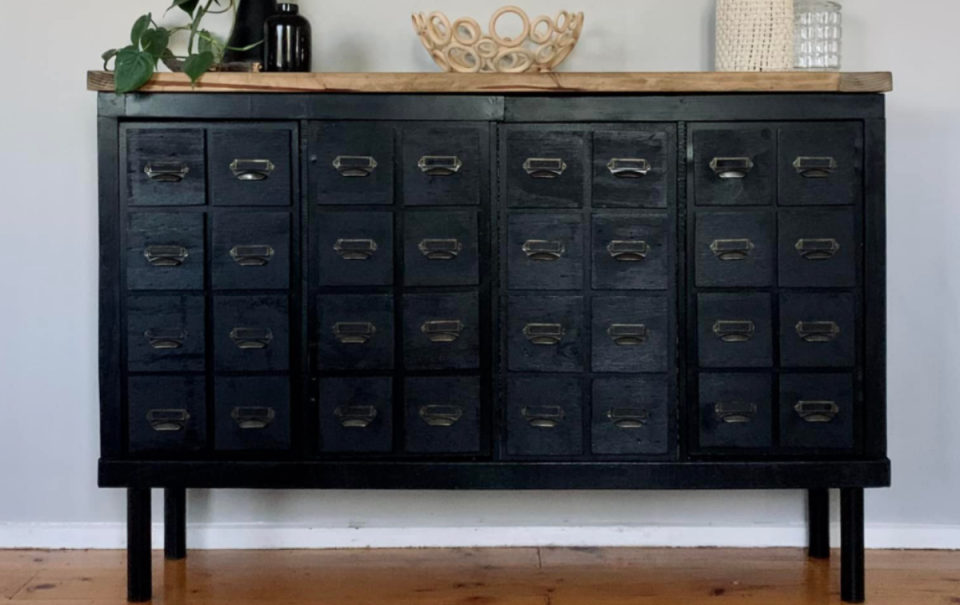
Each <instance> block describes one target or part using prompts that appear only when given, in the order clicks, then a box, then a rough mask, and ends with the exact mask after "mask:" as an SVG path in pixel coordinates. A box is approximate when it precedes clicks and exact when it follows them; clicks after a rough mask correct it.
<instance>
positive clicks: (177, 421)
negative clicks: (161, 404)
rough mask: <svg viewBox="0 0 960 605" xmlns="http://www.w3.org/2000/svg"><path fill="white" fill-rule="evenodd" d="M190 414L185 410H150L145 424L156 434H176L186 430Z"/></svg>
mask: <svg viewBox="0 0 960 605" xmlns="http://www.w3.org/2000/svg"><path fill="white" fill-rule="evenodd" d="M189 421H190V413H189V412H187V410H150V411H149V412H147V422H149V423H150V426H151V427H152V428H153V430H155V431H156V432H158V433H177V432H180V431H182V430H184V429H186V428H187V422H189Z"/></svg>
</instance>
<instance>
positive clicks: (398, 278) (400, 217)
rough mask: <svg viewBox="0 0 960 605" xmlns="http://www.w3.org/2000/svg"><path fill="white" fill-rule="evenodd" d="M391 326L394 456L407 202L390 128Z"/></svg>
mask: <svg viewBox="0 0 960 605" xmlns="http://www.w3.org/2000/svg"><path fill="white" fill-rule="evenodd" d="M391 131H392V133H393V207H392V208H391V209H390V211H391V212H392V213H393V313H394V316H393V317H394V319H393V325H394V334H395V338H394V340H393V346H394V366H393V367H394V373H393V453H394V454H401V453H403V449H404V448H403V446H404V444H403V439H404V432H405V427H404V425H405V424H406V413H405V402H404V399H405V397H406V379H405V376H406V371H405V370H406V364H405V360H404V356H403V351H404V346H405V344H406V342H405V340H406V338H405V335H406V326H405V325H404V309H403V303H404V288H405V287H406V284H405V282H404V277H403V273H404V271H403V270H404V263H405V261H406V259H405V258H404V254H403V252H404V250H403V249H404V245H403V244H404V239H403V235H404V232H405V228H404V227H405V221H406V214H407V212H406V208H407V206H406V199H404V191H405V189H404V180H405V175H404V171H403V168H404V166H406V158H404V157H403V136H404V129H403V128H401V127H400V126H399V125H393V126H392V128H391Z"/></svg>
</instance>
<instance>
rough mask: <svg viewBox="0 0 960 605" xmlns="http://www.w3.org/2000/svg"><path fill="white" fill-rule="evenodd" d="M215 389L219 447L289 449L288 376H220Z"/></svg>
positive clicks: (231, 448)
mask: <svg viewBox="0 0 960 605" xmlns="http://www.w3.org/2000/svg"><path fill="white" fill-rule="evenodd" d="M215 390H216V427H217V428H216V448H217V449H218V450H221V451H276V450H287V449H290V379H289V378H288V377H278V376H277V377H259V378H217V380H216V385H215Z"/></svg>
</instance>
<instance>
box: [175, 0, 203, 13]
mask: <svg viewBox="0 0 960 605" xmlns="http://www.w3.org/2000/svg"><path fill="white" fill-rule="evenodd" d="M198 4H200V0H173V4H171V5H170V8H171V9H172V8H180V10H182V11H183V12H185V13H187V14H188V15H190V16H191V17H192V16H193V11H195V10H197V5H198Z"/></svg>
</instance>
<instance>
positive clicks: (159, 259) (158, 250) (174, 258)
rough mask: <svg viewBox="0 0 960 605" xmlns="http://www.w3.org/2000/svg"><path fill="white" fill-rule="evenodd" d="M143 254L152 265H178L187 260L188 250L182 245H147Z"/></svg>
mask: <svg viewBox="0 0 960 605" xmlns="http://www.w3.org/2000/svg"><path fill="white" fill-rule="evenodd" d="M143 256H144V257H145V258H146V259H147V262H148V263H150V264H151V265H153V266H154V267H179V266H180V265H182V264H183V263H185V262H186V261H187V257H188V256H190V251H189V250H187V249H186V248H184V247H183V246H147V247H146V248H145V249H144V251H143Z"/></svg>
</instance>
